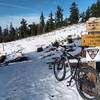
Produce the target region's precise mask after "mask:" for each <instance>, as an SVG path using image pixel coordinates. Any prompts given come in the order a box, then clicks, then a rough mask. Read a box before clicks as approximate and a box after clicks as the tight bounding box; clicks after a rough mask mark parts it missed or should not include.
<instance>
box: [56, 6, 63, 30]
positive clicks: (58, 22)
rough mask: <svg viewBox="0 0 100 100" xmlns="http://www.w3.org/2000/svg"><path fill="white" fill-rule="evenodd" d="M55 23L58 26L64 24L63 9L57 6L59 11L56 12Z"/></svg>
mask: <svg viewBox="0 0 100 100" xmlns="http://www.w3.org/2000/svg"><path fill="white" fill-rule="evenodd" d="M55 24H56V28H59V27H61V26H63V9H62V8H61V7H60V6H57V11H56V13H55Z"/></svg>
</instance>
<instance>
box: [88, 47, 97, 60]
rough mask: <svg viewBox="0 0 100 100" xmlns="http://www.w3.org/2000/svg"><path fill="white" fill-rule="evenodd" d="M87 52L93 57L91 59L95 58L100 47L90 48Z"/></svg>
mask: <svg viewBox="0 0 100 100" xmlns="http://www.w3.org/2000/svg"><path fill="white" fill-rule="evenodd" d="M87 52H88V54H89V56H90V57H91V59H94V58H95V57H96V55H97V53H98V52H99V49H88V50H87Z"/></svg>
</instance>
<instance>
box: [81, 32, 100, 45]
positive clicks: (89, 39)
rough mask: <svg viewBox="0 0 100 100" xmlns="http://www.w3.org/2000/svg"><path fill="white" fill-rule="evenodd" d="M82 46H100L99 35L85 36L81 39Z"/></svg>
mask: <svg viewBox="0 0 100 100" xmlns="http://www.w3.org/2000/svg"><path fill="white" fill-rule="evenodd" d="M81 45H82V46H100V34H85V35H82V39H81Z"/></svg>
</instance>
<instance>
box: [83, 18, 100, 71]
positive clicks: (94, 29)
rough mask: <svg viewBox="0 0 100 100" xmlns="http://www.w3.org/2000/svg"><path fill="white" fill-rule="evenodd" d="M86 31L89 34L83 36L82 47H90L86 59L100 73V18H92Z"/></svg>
mask: <svg viewBox="0 0 100 100" xmlns="http://www.w3.org/2000/svg"><path fill="white" fill-rule="evenodd" d="M86 31H87V32H88V34H85V35H82V46H88V48H87V49H86V59H87V61H88V64H89V65H91V66H92V67H95V68H97V70H98V71H99V72H100V67H99V64H100V18H94V17H93V18H90V19H89V20H88V21H87V22H86Z"/></svg>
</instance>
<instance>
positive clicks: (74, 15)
mask: <svg viewBox="0 0 100 100" xmlns="http://www.w3.org/2000/svg"><path fill="white" fill-rule="evenodd" d="M69 19H70V24H76V23H78V21H79V9H78V7H77V5H76V3H75V2H73V3H72V5H71V8H70V17H69Z"/></svg>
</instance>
